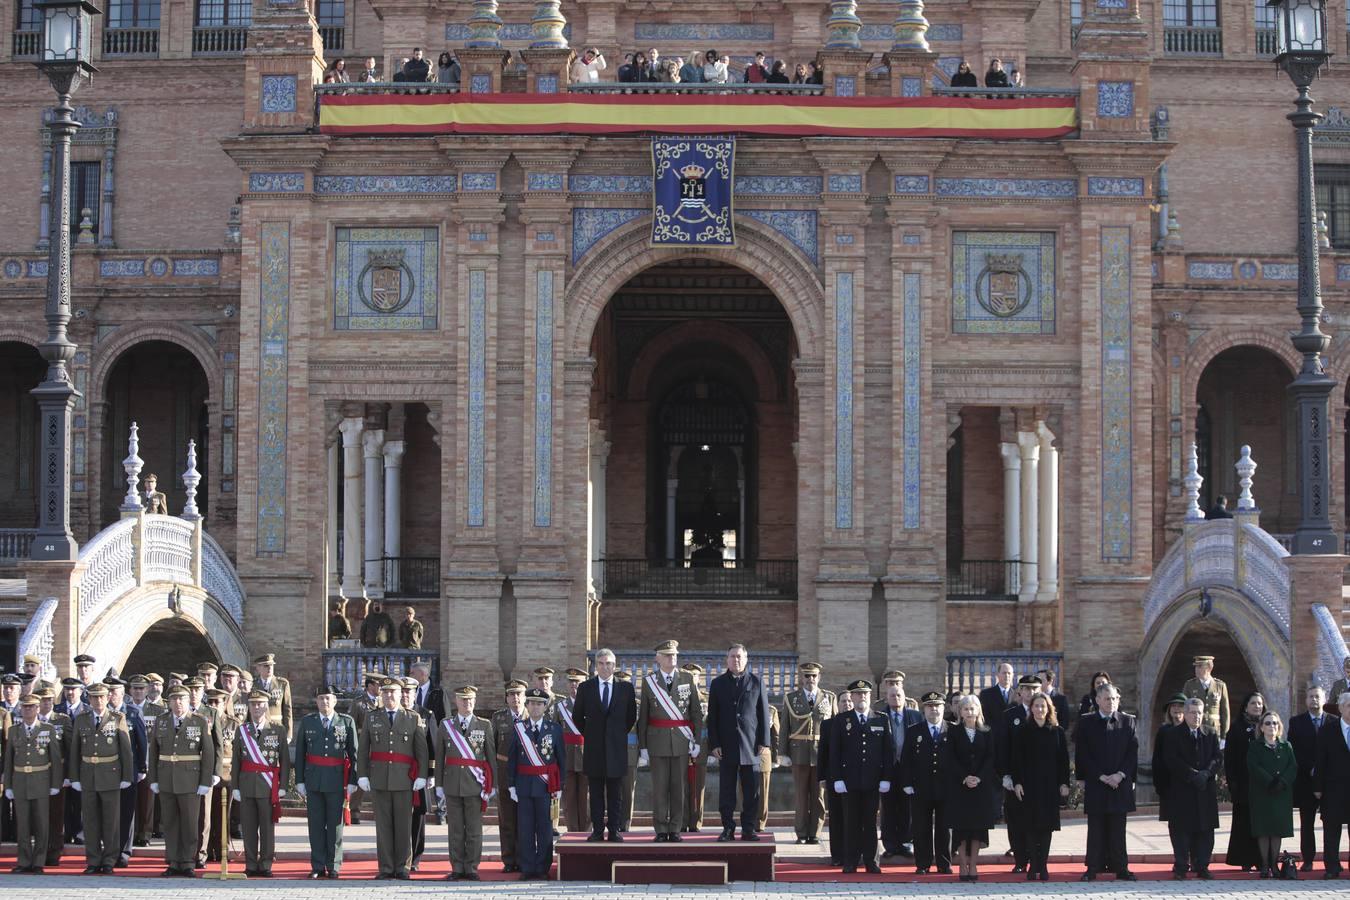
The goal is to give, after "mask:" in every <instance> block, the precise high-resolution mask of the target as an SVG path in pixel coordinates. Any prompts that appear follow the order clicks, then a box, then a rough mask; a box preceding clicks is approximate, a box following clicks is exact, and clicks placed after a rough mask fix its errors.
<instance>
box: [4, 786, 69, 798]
mask: <svg viewBox="0 0 1350 900" xmlns="http://www.w3.org/2000/svg"><path fill="white" fill-rule="evenodd" d="M5 793H7V794H8V793H10V791H5ZM47 793H49V794H51V795H52V796H53V797H55V796H56V795H57V794H59V793H61V789H60V788H50V789H49V790H48V791H47Z"/></svg>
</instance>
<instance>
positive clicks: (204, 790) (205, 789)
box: [197, 784, 211, 797]
mask: <svg viewBox="0 0 1350 900" xmlns="http://www.w3.org/2000/svg"><path fill="white" fill-rule="evenodd" d="M209 793H211V785H209V784H203V785H200V786H199V787H198V788H197V796H198V797H205V796H206V795H207V794H209Z"/></svg>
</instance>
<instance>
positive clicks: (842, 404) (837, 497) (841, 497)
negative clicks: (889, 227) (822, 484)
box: [834, 272, 853, 528]
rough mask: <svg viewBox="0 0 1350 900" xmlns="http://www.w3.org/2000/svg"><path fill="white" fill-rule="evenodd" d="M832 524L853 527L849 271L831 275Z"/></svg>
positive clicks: (851, 341) (850, 285)
mask: <svg viewBox="0 0 1350 900" xmlns="http://www.w3.org/2000/svg"><path fill="white" fill-rule="evenodd" d="M834 527H835V528H852V527H853V273H852V272H837V273H835V276H834Z"/></svg>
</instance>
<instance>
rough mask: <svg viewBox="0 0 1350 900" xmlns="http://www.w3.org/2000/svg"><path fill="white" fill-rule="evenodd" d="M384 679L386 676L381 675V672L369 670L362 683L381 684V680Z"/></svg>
mask: <svg viewBox="0 0 1350 900" xmlns="http://www.w3.org/2000/svg"><path fill="white" fill-rule="evenodd" d="M383 681H384V676H383V675H381V674H380V673H379V672H367V673H366V674H365V677H363V678H362V679H361V683H362V684H374V685H379V684H380V683H381V682H383Z"/></svg>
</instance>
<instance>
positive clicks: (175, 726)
mask: <svg viewBox="0 0 1350 900" xmlns="http://www.w3.org/2000/svg"><path fill="white" fill-rule="evenodd" d="M182 724H183V720H182V719H180V718H178V717H176V716H175V717H174V720H173V730H174V733H175V734H176V733H177V732H178V726H179V725H182Z"/></svg>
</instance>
